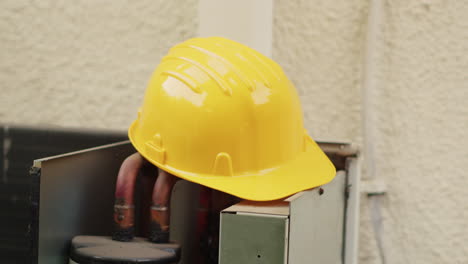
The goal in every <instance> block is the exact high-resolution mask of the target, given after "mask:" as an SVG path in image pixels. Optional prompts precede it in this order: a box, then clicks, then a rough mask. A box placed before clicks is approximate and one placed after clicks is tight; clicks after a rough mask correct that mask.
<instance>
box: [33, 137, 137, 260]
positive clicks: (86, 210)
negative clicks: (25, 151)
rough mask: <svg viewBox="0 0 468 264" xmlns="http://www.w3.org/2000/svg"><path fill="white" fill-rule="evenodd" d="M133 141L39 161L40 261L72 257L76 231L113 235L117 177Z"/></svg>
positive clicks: (131, 150)
mask: <svg viewBox="0 0 468 264" xmlns="http://www.w3.org/2000/svg"><path fill="white" fill-rule="evenodd" d="M133 152H135V150H134V149H133V147H132V146H131V145H130V144H129V143H128V142H123V143H116V144H111V145H107V146H103V147H98V148H93V149H89V150H84V151H80V152H75V153H70V154H65V155H61V156H56V157H52V158H46V159H41V160H37V161H35V167H40V169H41V174H40V201H39V241H38V242H39V244H38V250H39V251H38V261H39V264H63V263H66V262H67V261H68V258H67V256H68V245H69V244H68V243H69V241H70V240H71V239H72V238H73V237H74V236H75V235H110V234H111V231H112V224H111V223H112V213H113V201H114V199H113V196H114V190H115V180H116V176H117V172H118V170H119V167H120V164H121V163H122V161H123V160H124V159H125V158H126V157H127V156H128V155H130V154H131V153H133Z"/></svg>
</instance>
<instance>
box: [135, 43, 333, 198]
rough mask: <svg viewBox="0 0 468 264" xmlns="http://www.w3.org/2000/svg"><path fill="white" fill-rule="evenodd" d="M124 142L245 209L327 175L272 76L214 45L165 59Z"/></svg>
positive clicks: (298, 113) (268, 66) (238, 52)
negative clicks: (243, 202)
mask: <svg viewBox="0 0 468 264" xmlns="http://www.w3.org/2000/svg"><path fill="white" fill-rule="evenodd" d="M128 134H129V137H130V140H131V142H132V144H133V146H135V148H136V149H137V150H138V152H139V153H140V154H141V155H143V156H144V157H145V158H146V159H147V160H148V161H150V162H151V163H153V164H154V165H156V166H157V167H159V168H160V169H162V170H165V171H167V172H169V173H171V174H174V175H176V176H178V177H180V178H183V179H186V180H189V181H192V182H195V183H198V184H201V185H204V186H207V187H210V188H213V189H217V190H220V191H223V192H226V193H229V194H232V195H235V196H238V197H241V198H244V199H248V200H256V201H267V200H275V199H279V198H283V197H286V196H289V195H291V194H294V193H296V192H299V191H302V190H306V189H310V188H313V187H317V186H319V185H323V184H325V183H327V182H329V181H331V180H332V179H333V177H334V176H335V172H336V171H335V167H334V166H333V164H332V163H331V162H330V160H329V159H328V158H327V156H326V155H325V154H324V153H323V152H322V150H321V149H320V148H319V147H318V146H317V144H316V143H315V142H314V141H313V140H312V139H311V138H310V137H309V136H308V134H307V132H306V131H305V129H304V126H303V119H302V110H301V106H300V102H299V98H298V95H297V92H296V89H295V88H294V86H293V84H292V83H291V82H290V81H289V79H288V78H287V77H286V75H285V74H284V72H283V70H282V69H281V67H280V66H279V65H278V64H276V63H275V62H273V61H272V60H271V59H269V58H267V57H265V56H263V55H262V54H260V53H259V52H257V51H255V50H253V49H251V48H249V47H247V46H244V45H242V44H239V43H237V42H234V41H232V40H228V39H225V38H220V37H210V38H194V39H190V40H187V41H185V42H183V43H181V44H178V45H176V46H174V47H173V48H172V49H171V50H170V51H169V54H167V56H165V57H164V58H163V59H162V61H161V63H160V65H159V66H158V67H157V69H156V70H155V72H154V73H153V75H152V77H151V79H150V82H149V85H148V88H147V90H146V94H145V98H144V102H143V105H142V107H141V108H140V110H139V112H138V118H137V119H136V120H135V121H134V122H133V123H132V125H131V126H130V128H129V131H128Z"/></svg>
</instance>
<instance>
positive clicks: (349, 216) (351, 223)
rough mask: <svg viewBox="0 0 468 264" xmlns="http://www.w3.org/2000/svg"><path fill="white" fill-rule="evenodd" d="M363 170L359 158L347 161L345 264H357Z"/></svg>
mask: <svg viewBox="0 0 468 264" xmlns="http://www.w3.org/2000/svg"><path fill="white" fill-rule="evenodd" d="M360 172H361V168H360V164H359V158H357V157H354V158H348V159H347V177H346V178H347V182H346V187H347V197H348V199H347V201H346V212H345V213H346V222H345V241H344V252H343V258H344V263H345V264H356V263H358V261H357V256H358V243H359V198H360V190H359V182H360V181H361V179H360V175H361V173H360Z"/></svg>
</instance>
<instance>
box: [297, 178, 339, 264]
mask: <svg viewBox="0 0 468 264" xmlns="http://www.w3.org/2000/svg"><path fill="white" fill-rule="evenodd" d="M345 183H346V174H345V172H344V171H338V173H337V175H336V177H335V179H334V180H333V181H332V182H330V183H328V184H326V185H324V186H322V187H321V188H316V189H313V190H311V191H306V192H302V193H300V194H299V195H300V196H299V197H297V198H295V199H293V198H294V197H291V205H290V206H291V211H290V212H291V213H290V233H289V237H290V240H289V241H290V242H289V262H288V263H292V264H301V263H304V264H311V263H317V264H322V263H327V264H339V263H341V261H342V260H341V254H342V245H343V221H344V207H345ZM321 189H323V194H321V193H322V191H320V190H321Z"/></svg>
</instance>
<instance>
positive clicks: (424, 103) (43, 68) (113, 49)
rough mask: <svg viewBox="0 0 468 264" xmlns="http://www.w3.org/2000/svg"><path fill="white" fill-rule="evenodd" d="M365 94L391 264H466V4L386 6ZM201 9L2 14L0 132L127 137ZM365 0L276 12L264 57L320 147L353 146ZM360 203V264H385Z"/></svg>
mask: <svg viewBox="0 0 468 264" xmlns="http://www.w3.org/2000/svg"><path fill="white" fill-rule="evenodd" d="M384 2H385V4H384V8H385V10H384V19H383V26H382V30H381V32H379V36H378V37H379V38H378V40H379V41H378V45H377V49H378V56H377V63H376V67H377V68H376V69H375V72H376V76H375V77H376V87H374V92H373V93H372V94H371V96H372V97H371V99H372V100H371V102H372V105H371V108H372V109H374V110H375V116H376V120H377V122H376V123H375V124H374V128H375V138H376V139H377V142H375V145H376V153H375V154H376V156H375V161H376V169H377V174H378V177H379V178H380V179H382V180H383V181H384V182H385V183H386V185H387V187H388V193H387V195H385V196H384V197H382V198H381V200H382V203H381V206H382V208H381V211H382V216H383V224H384V230H383V232H382V235H383V242H384V243H383V247H384V248H383V252H384V253H385V257H386V259H387V262H386V263H416V264H419V263H421V264H423V263H424V264H426V263H468V246H467V241H468V213H467V212H468V192H467V191H466V190H465V188H466V187H465V186H467V185H468V175H467V172H466V168H464V166H466V165H467V164H468V140H466V134H467V131H468V104H467V103H466V102H468V55H467V54H468V15H467V14H468V0H457V1H443V0H424V1H421V0H386V1H384ZM197 5H198V1H197V0H179V1H162V0H161V1H150V0H145V1H128V0H127V1H122V0H120V1H110V0H100V1H74V2H73V4H71V2H65V1H62V2H59V1H46V0H44V1H13V0H11V1H1V2H0V7H1V8H0V32H1V34H0V89H1V92H2V95H1V97H0V122H2V123H18V124H25V123H26V124H37V123H42V124H44V123H45V124H49V125H58V126H68V127H70V126H71V127H83V126H84V127H90V128H96V127H97V128H113V129H122V130H123V129H125V128H126V127H127V126H128V124H129V123H130V122H131V121H132V119H133V118H134V116H135V111H136V109H137V107H138V106H139V104H140V102H141V98H142V96H143V91H144V89H145V86H146V83H147V80H148V79H149V76H150V74H151V71H152V70H153V69H154V67H155V66H156V65H157V64H158V62H159V59H160V58H161V57H162V55H163V54H164V53H165V52H166V51H167V49H168V48H169V47H170V46H171V45H173V44H175V43H177V42H179V41H182V40H184V39H186V38H188V37H191V36H194V35H195V32H196V31H197V19H198V18H197ZM368 8H369V1H368V0H349V1H327V0H308V1H306V0H298V1H288V0H275V2H274V25H273V26H274V32H273V33H274V34H273V57H274V59H276V60H277V61H278V62H279V63H280V64H281V65H282V66H283V67H284V69H285V71H286V72H287V74H288V75H289V76H290V77H291V79H292V81H293V82H294V83H295V84H296V85H297V88H298V90H299V93H300V95H301V100H302V103H303V108H304V111H305V120H306V126H307V128H308V130H309V131H310V133H311V134H312V136H313V137H314V138H316V139H345V140H351V141H354V142H357V143H360V144H361V142H362V136H361V135H362V133H363V131H362V128H361V127H362V126H361V110H362V108H363V106H362V105H361V87H362V77H361V76H362V75H363V67H362V62H363V54H364V53H365V52H364V49H365V31H366V24H367V13H368ZM370 215H371V210H370V203H369V200H368V198H367V197H366V196H362V206H361V228H360V236H361V238H360V254H359V259H360V263H364V264H370V263H381V260H380V259H381V258H380V254H379V250H378V246H377V244H376V242H375V233H374V231H373V228H372V221H371V217H370Z"/></svg>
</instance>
